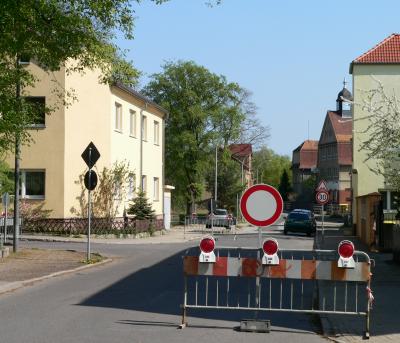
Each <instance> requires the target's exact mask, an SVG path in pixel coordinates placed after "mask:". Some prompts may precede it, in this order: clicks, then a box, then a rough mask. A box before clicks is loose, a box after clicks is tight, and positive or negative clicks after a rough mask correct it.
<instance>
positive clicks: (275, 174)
mask: <svg viewBox="0 0 400 343" xmlns="http://www.w3.org/2000/svg"><path fill="white" fill-rule="evenodd" d="M290 167H291V160H290V158H289V157H288V156H282V155H278V154H276V153H275V152H274V151H273V150H271V149H268V148H267V147H265V146H264V147H262V148H261V149H260V150H258V151H255V152H254V153H253V171H254V172H255V174H256V175H257V170H258V175H259V177H258V181H259V182H263V183H267V184H269V185H271V186H273V187H275V188H278V187H279V184H280V181H281V175H282V173H283V171H284V170H286V172H287V173H288V179H289V180H291V177H292V175H291V174H292V173H291V171H290Z"/></svg>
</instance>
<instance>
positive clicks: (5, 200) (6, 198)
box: [0, 192, 10, 249]
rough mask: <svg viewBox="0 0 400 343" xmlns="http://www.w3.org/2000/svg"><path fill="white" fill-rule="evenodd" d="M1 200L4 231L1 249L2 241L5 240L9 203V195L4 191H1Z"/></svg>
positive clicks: (2, 243)
mask: <svg viewBox="0 0 400 343" xmlns="http://www.w3.org/2000/svg"><path fill="white" fill-rule="evenodd" d="M1 201H2V203H3V208H4V232H3V235H2V236H1V241H0V244H1V249H3V245H4V243H6V242H7V219H8V218H7V217H8V206H9V204H10V195H9V194H8V193H7V192H6V193H3V195H2V196H1Z"/></svg>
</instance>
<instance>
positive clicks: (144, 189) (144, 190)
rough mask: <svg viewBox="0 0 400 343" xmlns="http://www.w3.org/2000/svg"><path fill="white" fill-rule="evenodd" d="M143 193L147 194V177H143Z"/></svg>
mask: <svg viewBox="0 0 400 343" xmlns="http://www.w3.org/2000/svg"><path fill="white" fill-rule="evenodd" d="M141 191H142V192H144V193H147V175H142V180H141Z"/></svg>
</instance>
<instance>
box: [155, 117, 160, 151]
mask: <svg viewBox="0 0 400 343" xmlns="http://www.w3.org/2000/svg"><path fill="white" fill-rule="evenodd" d="M154 144H155V145H160V123H159V122H158V121H154Z"/></svg>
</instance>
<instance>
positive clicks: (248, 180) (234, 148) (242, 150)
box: [229, 144, 253, 188]
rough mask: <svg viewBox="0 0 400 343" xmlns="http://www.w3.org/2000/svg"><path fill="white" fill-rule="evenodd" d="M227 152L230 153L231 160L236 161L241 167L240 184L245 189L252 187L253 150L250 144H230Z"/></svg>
mask: <svg viewBox="0 0 400 343" xmlns="http://www.w3.org/2000/svg"><path fill="white" fill-rule="evenodd" d="M229 150H230V152H231V157H232V159H233V160H235V161H237V162H238V163H240V165H241V170H242V173H241V178H242V184H243V185H245V186H246V188H248V187H250V186H252V184H253V178H252V158H253V149H252V147H251V144H231V145H230V146H229Z"/></svg>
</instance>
